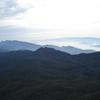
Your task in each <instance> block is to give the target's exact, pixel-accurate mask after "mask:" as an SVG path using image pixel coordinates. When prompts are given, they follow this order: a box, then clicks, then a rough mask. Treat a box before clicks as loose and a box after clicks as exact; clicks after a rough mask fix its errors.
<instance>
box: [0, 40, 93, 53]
mask: <svg viewBox="0 0 100 100" xmlns="http://www.w3.org/2000/svg"><path fill="white" fill-rule="evenodd" d="M40 47H48V48H54V49H56V50H59V51H63V52H66V53H69V54H73V55H74V54H80V53H92V52H95V51H94V50H83V49H79V48H76V47H72V46H62V47H59V46H55V45H37V44H33V43H28V42H22V41H15V40H14V41H10V40H7V41H1V42H0V52H8V51H17V50H31V51H36V50H37V49H39V48H40Z"/></svg>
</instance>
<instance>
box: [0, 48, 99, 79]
mask: <svg viewBox="0 0 100 100" xmlns="http://www.w3.org/2000/svg"><path fill="white" fill-rule="evenodd" d="M99 60H100V53H99V52H98V53H91V54H80V55H70V54H68V53H64V52H61V51H58V50H55V49H52V48H40V49H38V50H37V51H35V52H32V51H12V52H8V53H0V78H3V79H5V78H7V79H9V78H14V79H16V78H18V79H20V78H21V79H24V78H25V79H96V80H98V79H100V61H99Z"/></svg>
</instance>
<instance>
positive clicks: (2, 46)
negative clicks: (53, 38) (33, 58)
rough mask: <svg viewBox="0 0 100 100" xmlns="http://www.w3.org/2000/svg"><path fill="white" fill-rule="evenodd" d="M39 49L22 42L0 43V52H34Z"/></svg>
mask: <svg viewBox="0 0 100 100" xmlns="http://www.w3.org/2000/svg"><path fill="white" fill-rule="evenodd" d="M38 48H40V45H36V44H32V43H28V42H22V41H15V40H14V41H9V40H7V41H2V42H0V51H1V50H2V51H3V50H4V51H16V50H32V51H35V50H37V49H38Z"/></svg>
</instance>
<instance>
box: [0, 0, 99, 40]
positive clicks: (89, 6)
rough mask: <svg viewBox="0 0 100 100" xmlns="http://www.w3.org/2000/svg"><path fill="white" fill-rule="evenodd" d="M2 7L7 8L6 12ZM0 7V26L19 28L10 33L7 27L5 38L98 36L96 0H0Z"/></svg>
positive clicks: (1, 34) (30, 38)
mask: <svg viewBox="0 0 100 100" xmlns="http://www.w3.org/2000/svg"><path fill="white" fill-rule="evenodd" d="M7 1H9V3H11V2H13V3H11V4H12V5H13V6H12V7H9V6H8V5H7V3H6V2H7ZM15 6H16V7H15ZM6 8H10V9H9V11H8V13H7V9H6ZM0 9H1V10H0V14H1V15H0V16H1V17H2V18H1V19H0V27H1V28H2V27H12V26H13V27H15V28H17V29H18V28H22V29H23V30H21V31H18V32H17V30H16V32H15V33H14V32H13V31H14V30H13V31H12V33H13V34H14V35H13V34H12V33H11V28H9V29H8V33H7V32H6V34H9V35H12V36H11V37H10V36H9V35H8V36H6V39H7V38H8V37H9V38H11V39H12V38H13V39H18V38H20V39H22V40H30V41H31V40H45V39H50V38H62V37H100V0H1V1H0ZM4 9H5V10H4ZM1 11H2V12H3V13H1ZM10 12H12V13H10ZM18 12H20V13H18ZM13 13H14V14H15V15H14V14H13ZM7 14H9V16H7ZM4 15H6V16H7V17H5V16H4ZM24 28H25V29H27V30H28V31H25V30H24ZM9 30H10V32H9ZM3 34H5V32H4V30H3V31H0V36H1V37H2V39H3V38H5V35H3ZM23 34H24V35H23ZM14 36H16V37H14ZM9 38H8V39H9Z"/></svg>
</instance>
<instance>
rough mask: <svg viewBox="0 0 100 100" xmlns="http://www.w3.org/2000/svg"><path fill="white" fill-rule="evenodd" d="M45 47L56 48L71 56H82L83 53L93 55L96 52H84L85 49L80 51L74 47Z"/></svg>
mask: <svg viewBox="0 0 100 100" xmlns="http://www.w3.org/2000/svg"><path fill="white" fill-rule="evenodd" d="M44 47H48V48H54V49H56V50H60V51H63V52H66V53H69V54H72V55H74V54H81V53H93V52H95V51H94V50H83V49H79V48H76V47H72V46H62V47H58V46H54V45H45V46H44Z"/></svg>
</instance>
